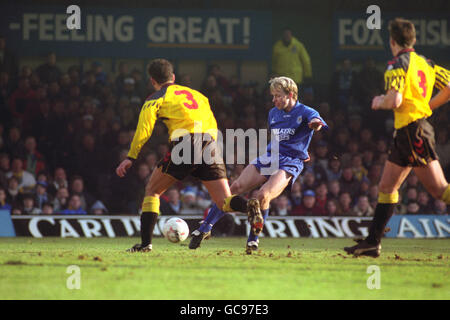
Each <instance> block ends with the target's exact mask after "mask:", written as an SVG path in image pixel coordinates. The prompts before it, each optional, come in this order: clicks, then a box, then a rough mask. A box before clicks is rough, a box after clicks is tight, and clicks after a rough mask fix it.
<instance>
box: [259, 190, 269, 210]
mask: <svg viewBox="0 0 450 320" xmlns="http://www.w3.org/2000/svg"><path fill="white" fill-rule="evenodd" d="M256 198H257V199H258V201H259V204H260V206H261V208H265V207H266V206H267V205H268V204H269V202H270V194H269V193H268V192H266V191H264V190H260V191H258V193H257V194H256Z"/></svg>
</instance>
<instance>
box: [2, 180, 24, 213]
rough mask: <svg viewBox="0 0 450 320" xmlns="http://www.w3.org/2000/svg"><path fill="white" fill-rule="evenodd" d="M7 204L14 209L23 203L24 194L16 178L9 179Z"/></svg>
mask: <svg viewBox="0 0 450 320" xmlns="http://www.w3.org/2000/svg"><path fill="white" fill-rule="evenodd" d="M6 202H8V203H10V204H11V205H12V206H13V207H16V206H18V205H19V204H20V203H21V202H22V193H21V192H20V188H19V179H18V178H17V177H15V176H11V177H10V178H8V182H7V189H6Z"/></svg>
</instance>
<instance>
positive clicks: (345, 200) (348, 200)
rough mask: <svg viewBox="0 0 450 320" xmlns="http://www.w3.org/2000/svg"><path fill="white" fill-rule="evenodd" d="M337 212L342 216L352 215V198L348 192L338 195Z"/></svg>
mask: <svg viewBox="0 0 450 320" xmlns="http://www.w3.org/2000/svg"><path fill="white" fill-rule="evenodd" d="M339 212H340V214H341V215H343V216H351V215H352V197H351V194H350V192H348V191H343V192H341V194H340V195H339Z"/></svg>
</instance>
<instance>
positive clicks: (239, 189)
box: [230, 181, 243, 194]
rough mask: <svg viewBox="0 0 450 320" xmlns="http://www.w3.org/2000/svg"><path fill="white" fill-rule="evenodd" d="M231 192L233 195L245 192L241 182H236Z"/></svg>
mask: <svg viewBox="0 0 450 320" xmlns="http://www.w3.org/2000/svg"><path fill="white" fill-rule="evenodd" d="M230 191H231V193H232V194H240V193H242V192H243V190H242V185H241V183H240V182H239V181H235V182H233V183H232V184H231V187H230Z"/></svg>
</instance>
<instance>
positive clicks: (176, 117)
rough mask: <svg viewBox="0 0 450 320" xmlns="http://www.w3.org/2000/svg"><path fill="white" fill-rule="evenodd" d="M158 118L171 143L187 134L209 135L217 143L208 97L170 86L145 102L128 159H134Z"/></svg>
mask: <svg viewBox="0 0 450 320" xmlns="http://www.w3.org/2000/svg"><path fill="white" fill-rule="evenodd" d="M157 119H161V120H163V122H164V123H165V125H166V126H167V128H168V130H169V137H170V138H169V139H170V140H174V139H176V138H179V137H181V136H184V135H186V134H189V133H209V134H210V135H211V136H212V138H213V139H215V140H217V122H216V119H215V118H214V114H213V112H212V111H211V107H210V105H209V101H208V98H206V97H205V96H204V95H203V94H201V93H200V92H198V91H196V90H193V89H191V88H188V87H184V86H180V85H176V84H170V85H167V86H164V87H163V88H161V90H159V91H157V92H155V93H154V94H153V95H151V96H150V97H149V98H148V99H147V100H146V101H145V102H144V105H143V106H142V109H141V113H140V114H139V121H138V125H137V128H136V132H135V134H134V138H133V141H132V142H131V147H130V151H129V152H128V157H130V158H133V159H137V157H138V155H139V152H140V151H141V149H142V147H143V146H144V144H145V143H146V142H147V141H148V139H149V138H150V137H151V135H152V132H153V128H154V126H155V122H156V120H157Z"/></svg>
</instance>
